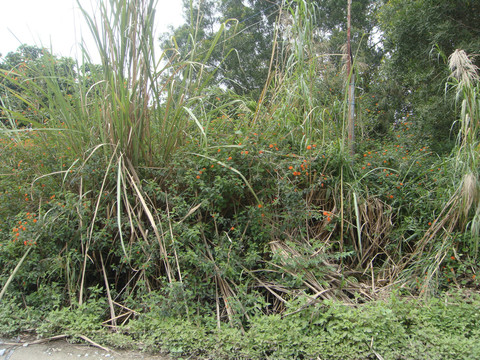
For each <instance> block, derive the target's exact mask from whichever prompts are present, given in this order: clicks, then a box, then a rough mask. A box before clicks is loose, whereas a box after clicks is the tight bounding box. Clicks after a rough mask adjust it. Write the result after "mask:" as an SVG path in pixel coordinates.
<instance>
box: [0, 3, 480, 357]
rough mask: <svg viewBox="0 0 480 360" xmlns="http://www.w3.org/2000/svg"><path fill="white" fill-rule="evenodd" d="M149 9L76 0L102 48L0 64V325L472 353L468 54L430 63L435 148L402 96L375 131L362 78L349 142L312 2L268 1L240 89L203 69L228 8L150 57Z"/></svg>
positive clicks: (159, 343) (474, 144)
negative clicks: (248, 77) (95, 57)
mask: <svg viewBox="0 0 480 360" xmlns="http://www.w3.org/2000/svg"><path fill="white" fill-rule="evenodd" d="M191 6H192V9H193V7H194V4H191ZM154 8H155V2H154V1H150V0H132V1H126V0H112V1H110V2H100V3H99V11H100V14H101V15H100V17H98V18H96V17H92V16H90V15H89V13H88V12H87V11H84V15H85V17H86V19H87V22H88V24H89V27H90V30H91V32H92V34H93V35H94V38H95V40H96V43H97V47H98V50H99V51H100V54H101V59H102V62H101V64H98V65H95V64H91V62H90V58H89V54H88V51H87V49H84V52H83V56H84V61H83V63H82V64H79V63H76V62H74V61H73V60H71V59H67V58H58V57H55V56H53V55H52V54H51V53H50V52H49V51H47V50H46V49H40V48H36V47H29V46H23V47H21V48H20V49H19V50H18V51H17V53H11V54H9V55H8V56H7V57H6V58H5V59H4V61H3V62H2V63H1V64H0V67H1V70H2V71H1V74H0V91H1V101H2V102H1V111H2V113H1V126H2V130H1V133H0V136H1V137H0V154H1V158H0V175H1V177H0V268H1V269H2V271H1V272H0V285H1V290H0V311H1V312H2V314H3V315H2V316H0V319H3V320H0V332H2V333H3V334H7V335H10V334H13V333H17V332H20V331H27V330H30V329H31V328H32V327H35V331H36V332H37V334H38V335H39V336H51V335H54V334H58V333H65V334H68V335H69V336H72V338H73V339H76V338H77V339H78V336H79V335H84V336H87V335H88V336H90V337H92V338H94V339H96V340H98V341H103V342H105V343H108V344H113V345H116V346H139V344H141V346H142V347H143V348H144V349H146V350H149V351H166V352H169V353H170V354H172V355H178V356H184V355H192V356H199V357H216V358H228V357H231V356H233V355H232V354H233V353H234V354H235V356H236V357H239V358H342V359H359V358H362V359H363V358H379V356H380V357H383V358H386V359H387V358H391V359H396V358H419V359H420V358H425V359H427V358H429V359H432V358H439V359H441V358H452V357H453V358H466V359H467V358H472V359H473V358H477V357H478V356H477V355H476V354H479V349H478V345H477V343H478V341H477V340H478V330H477V329H478V321H479V320H478V312H477V311H476V307H477V306H478V301H479V300H478V295H477V294H476V292H475V291H476V290H477V289H478V280H477V278H476V273H477V271H478V247H479V236H480V234H479V232H480V227H479V224H480V221H479V217H480V196H479V194H480V193H479V186H480V185H479V179H478V176H479V175H478V168H479V166H478V159H479V149H480V147H479V140H478V135H479V134H478V132H479V126H478V121H479V114H478V109H479V100H478V97H477V94H478V89H479V78H478V68H477V67H476V66H475V62H474V59H473V58H472V57H469V56H468V55H467V54H466V53H465V52H464V51H461V50H457V51H455V52H454V53H453V54H452V55H451V56H450V58H449V59H448V60H449V61H448V64H444V66H445V71H448V72H449V73H450V76H449V77H448V78H446V79H445V80H446V81H445V84H446V85H445V89H446V92H447V94H452V93H453V94H454V96H453V97H455V98H456V100H457V101H456V103H454V102H452V103H451V106H452V107H453V108H454V107H455V104H456V106H457V107H458V111H457V112H456V114H457V115H458V118H457V119H456V118H454V119H451V123H452V124H453V127H452V129H453V130H452V131H454V130H455V129H456V131H457V133H456V135H458V138H457V140H456V142H455V143H456V145H455V146H454V147H453V149H452V150H451V152H447V153H439V152H435V151H433V150H432V147H433V146H432V144H431V141H432V140H431V139H430V138H429V137H428V136H423V135H422V131H423V124H422V123H421V121H420V119H417V118H416V114H415V111H412V109H411V108H409V107H404V108H398V109H397V110H396V114H395V121H394V122H390V123H388V126H387V128H388V129H387V131H383V132H381V131H379V128H380V127H379V126H378V124H379V123H381V122H386V121H387V120H385V119H386V116H387V115H386V113H385V111H384V110H383V109H382V99H379V95H378V93H376V92H375V89H376V88H377V87H378V86H379V85H378V84H373V83H370V85H368V84H367V83H365V87H363V88H360V92H359V93H357V99H358V102H357V105H356V113H357V122H356V131H357V134H356V139H357V141H356V143H355V155H353V156H352V155H351V154H350V151H349V143H348V137H347V135H346V105H347V101H346V99H345V96H344V94H345V91H344V90H345V89H344V86H345V81H346V79H347V78H348V74H346V73H345V71H344V69H343V63H342V54H340V55H338V56H337V55H335V54H324V53H321V51H320V50H321V49H323V48H324V47H322V46H320V45H321V41H320V40H319V39H318V38H317V36H316V35H315V21H316V16H318V12H317V10H318V9H317V8H316V7H315V6H314V4H312V3H309V2H306V1H300V0H299V1H295V2H293V3H291V4H286V5H285V6H284V7H282V8H280V9H279V19H283V21H278V22H277V23H276V27H275V31H274V32H273V33H274V35H273V36H274V39H273V49H272V57H271V61H270V64H269V66H268V76H267V80H266V83H265V84H262V85H261V86H262V88H263V90H262V91H261V94H260V95H256V97H253V96H254V95H252V96H249V95H245V94H244V93H243V92H242V93H241V94H238V93H235V92H234V91H233V90H231V89H228V88H225V87H222V86H218V85H217V84H216V81H217V75H216V70H215V67H213V66H212V63H214V64H215V63H216V62H217V66H221V64H218V61H213V60H212V61H210V56H212V54H215V56H218V54H217V51H218V47H221V46H222V41H226V40H224V39H225V38H224V36H225V34H229V32H228V31H229V30H231V28H230V26H231V21H232V20H230V19H229V20H226V21H225V22H224V23H222V24H221V25H220V26H219V27H218V31H217V32H216V33H215V36H213V37H210V38H209V41H208V42H205V43H201V46H197V42H200V41H201V39H200V33H199V32H198V28H195V27H194V26H193V25H192V26H191V28H190V34H189V36H188V37H187V38H188V39H189V40H188V42H187V43H186V44H184V47H185V48H183V49H181V50H182V51H180V49H178V48H175V45H176V43H175V42H173V44H172V48H170V49H166V50H164V51H163V52H161V53H160V54H158V55H157V53H156V51H157V49H156V45H155V39H153V37H152V34H153V31H152V27H153V24H154V11H153V9H154ZM196 9H197V10H198V11H196V12H193V11H192V16H197V20H198V21H197V24H198V23H199V19H200V16H201V11H200V10H201V9H198V8H196ZM285 19H287V20H288V21H286V20H285ZM190 23H191V24H194V23H195V21H193V19H191V21H190ZM238 36H240V35H238ZM322 41H324V40H323V39H322ZM206 44H207V45H206ZM224 56H225V57H228V56H235V52H234V51H229V52H227V53H226V54H224ZM220 62H221V61H220ZM207 64H208V65H207ZM362 66H363V65H362V64H360V63H354V68H355V69H356V71H357V77H359V78H361V75H362V71H364V70H362V69H363V67H362ZM380 76H382V75H381V73H379V77H380ZM342 79H343V80H342ZM252 94H256V92H254V93H252ZM449 97H451V96H450V95H449V96H447V98H449ZM444 120H445V119H442V121H444ZM382 127H383V128H384V126H383V125H382ZM460 289H463V291H460ZM454 290H455V291H454ZM452 292H453V293H454V294H453V295H452ZM12 309H18V311H14V313H13V314H12ZM38 324H40V325H38ZM199 339H201V340H202V341H201V344H199V343H198V340H199Z"/></svg>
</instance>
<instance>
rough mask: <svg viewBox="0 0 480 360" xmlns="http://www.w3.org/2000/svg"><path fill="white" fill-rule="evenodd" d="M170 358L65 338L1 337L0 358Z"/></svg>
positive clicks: (21, 359) (159, 359)
mask: <svg viewBox="0 0 480 360" xmlns="http://www.w3.org/2000/svg"><path fill="white" fill-rule="evenodd" d="M80 358H81V359H88V360H140V359H143V360H169V359H170V358H169V357H165V356H157V355H149V354H143V353H141V352H134V351H124V350H115V349H107V348H103V349H102V348H100V347H97V346H93V345H91V344H90V345H88V344H87V342H86V344H85V345H82V344H70V343H68V342H67V341H66V340H65V339H58V340H55V339H53V340H51V341H45V342H43V341H40V342H39V341H36V340H34V339H31V340H30V341H29V340H28V339H15V340H11V339H10V340H7V339H0V360H68V359H72V360H73V359H80Z"/></svg>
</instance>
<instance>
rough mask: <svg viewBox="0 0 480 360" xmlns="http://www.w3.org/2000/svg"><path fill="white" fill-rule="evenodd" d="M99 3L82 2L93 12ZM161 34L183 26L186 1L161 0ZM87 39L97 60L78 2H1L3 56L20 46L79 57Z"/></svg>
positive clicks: (0, 49) (158, 19) (0, 46)
mask: <svg viewBox="0 0 480 360" xmlns="http://www.w3.org/2000/svg"><path fill="white" fill-rule="evenodd" d="M97 1H106V0H80V3H81V4H82V6H83V7H84V8H85V9H87V11H88V12H89V13H91V12H92V9H94V8H96V7H97V5H96V4H97ZM155 18H156V23H157V25H156V27H157V34H156V38H158V35H159V34H161V33H162V32H165V31H167V29H168V26H170V25H173V26H178V25H180V24H182V23H183V19H182V0H158V5H157V12H156V14H155ZM82 33H83V36H84V38H85V39H86V40H87V48H88V49H89V52H90V54H91V56H92V57H93V58H94V61H95V60H96V59H98V57H97V56H95V55H94V53H96V47H95V44H94V42H93V40H92V39H91V37H90V33H89V30H88V27H87V25H86V23H85V22H84V21H83V17H82V14H81V12H80V10H79V9H78V5H77V1H76V0H0V54H2V55H3V56H5V55H7V53H8V52H10V51H15V50H16V49H17V48H18V46H19V45H21V44H22V43H25V44H27V45H37V46H39V47H40V46H44V47H46V48H48V49H50V48H52V50H53V53H54V54H56V55H59V56H68V57H73V58H75V57H76V55H77V53H80V48H79V47H78V46H77V44H78V43H79V42H80V39H81V35H82Z"/></svg>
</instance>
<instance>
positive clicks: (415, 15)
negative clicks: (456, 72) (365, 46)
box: [379, 0, 480, 150]
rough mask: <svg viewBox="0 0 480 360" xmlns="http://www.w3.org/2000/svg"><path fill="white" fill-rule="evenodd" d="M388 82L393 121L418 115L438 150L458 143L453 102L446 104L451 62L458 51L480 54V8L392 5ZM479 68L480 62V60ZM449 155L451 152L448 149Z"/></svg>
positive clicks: (433, 2)
mask: <svg viewBox="0 0 480 360" xmlns="http://www.w3.org/2000/svg"><path fill="white" fill-rule="evenodd" d="M379 18H380V26H381V29H382V31H383V46H384V49H385V52H386V54H387V55H386V57H385V62H384V66H383V72H384V79H385V82H384V83H383V84H382V85H383V86H382V87H383V98H384V99H386V100H387V104H385V107H389V108H392V109H396V110H397V112H396V113H395V112H390V118H391V121H393V120H395V119H396V120H398V119H399V118H400V117H401V116H402V114H403V115H405V114H413V115H415V117H416V119H417V124H418V126H419V129H420V130H421V132H422V133H423V134H424V135H430V136H431V138H432V145H433V146H435V147H436V149H437V150H442V149H441V148H442V144H445V143H446V140H448V139H452V141H451V142H450V143H451V144H453V143H454V141H453V139H454V138H455V136H451V126H452V122H453V120H454V119H455V111H454V106H453V105H452V104H453V101H450V100H446V98H445V82H446V80H447V77H448V68H447V65H446V59H447V57H448V56H449V55H450V54H452V53H453V51H454V50H455V49H457V48H461V49H464V50H465V51H466V52H467V53H476V52H478V49H480V27H479V25H478V24H480V2H478V1H470V0H442V1H438V0H416V1H410V0H390V1H386V2H385V4H384V5H383V6H382V8H381V11H380V17H379ZM477 65H478V59H477ZM444 150H448V148H447V149H444Z"/></svg>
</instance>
